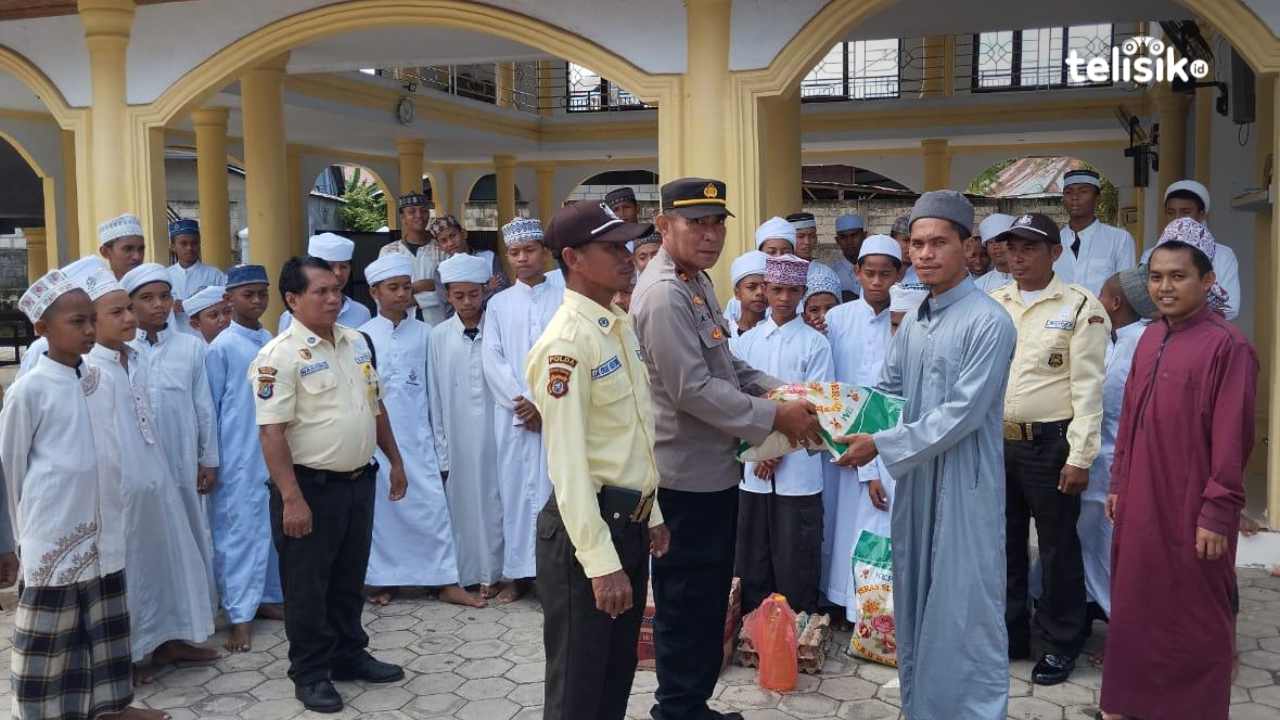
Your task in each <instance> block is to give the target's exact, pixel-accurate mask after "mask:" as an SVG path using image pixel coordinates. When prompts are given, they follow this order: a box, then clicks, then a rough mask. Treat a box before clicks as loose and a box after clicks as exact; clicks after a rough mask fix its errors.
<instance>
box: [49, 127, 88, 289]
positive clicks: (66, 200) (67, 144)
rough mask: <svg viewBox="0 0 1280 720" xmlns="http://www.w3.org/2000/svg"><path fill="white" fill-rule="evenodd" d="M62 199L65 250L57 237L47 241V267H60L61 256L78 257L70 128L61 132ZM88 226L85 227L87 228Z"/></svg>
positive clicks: (77, 201)
mask: <svg viewBox="0 0 1280 720" xmlns="http://www.w3.org/2000/svg"><path fill="white" fill-rule="evenodd" d="M61 135H62V201H63V206H64V207H65V208H66V212H64V213H63V214H62V215H63V225H62V233H61V237H62V238H63V241H62V242H64V243H65V250H63V248H60V247H59V246H60V244H62V243H60V242H59V238H56V237H55V238H53V240H52V241H50V242H49V243H48V252H49V267H61V266H62V265H63V264H64V263H63V262H62V260H61V259H62V256H63V255H64V253H65V255H66V257H67V262H71V261H72V260H75V259H77V258H79V257H80V198H79V197H78V193H77V191H76V134H75V133H74V132H72V131H70V130H63V131H62V133H61ZM87 229H88V228H86V230H87Z"/></svg>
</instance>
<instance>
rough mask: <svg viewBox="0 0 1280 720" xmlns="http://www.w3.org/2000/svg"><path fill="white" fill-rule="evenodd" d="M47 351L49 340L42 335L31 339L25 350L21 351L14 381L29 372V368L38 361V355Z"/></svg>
mask: <svg viewBox="0 0 1280 720" xmlns="http://www.w3.org/2000/svg"><path fill="white" fill-rule="evenodd" d="M47 352H49V341H48V340H45V339H44V338H42V337H38V338H36V339H35V340H32V341H31V344H30V345H28V346H27V349H26V352H24V353H22V359H21V360H20V361H19V362H18V373H17V375H15V376H14V378H13V379H14V380H15V381H16V380H17V379H18V378H20V377H22V376H23V375H26V374H27V373H29V372H31V369H32V368H34V367H35V366H36V363H38V362H40V356H41V355H44V354H45V353H47Z"/></svg>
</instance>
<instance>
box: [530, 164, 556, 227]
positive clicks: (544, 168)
mask: <svg viewBox="0 0 1280 720" xmlns="http://www.w3.org/2000/svg"><path fill="white" fill-rule="evenodd" d="M534 172H535V173H537V176H538V218H539V219H541V220H542V226H543V227H544V228H545V227H546V226H547V223H548V222H551V216H552V215H555V214H556V205H557V204H558V203H557V202H556V201H557V200H558V198H556V197H555V192H556V190H555V179H556V166H555V165H553V164H551V163H542V164H539V165H537V166H536V167H534Z"/></svg>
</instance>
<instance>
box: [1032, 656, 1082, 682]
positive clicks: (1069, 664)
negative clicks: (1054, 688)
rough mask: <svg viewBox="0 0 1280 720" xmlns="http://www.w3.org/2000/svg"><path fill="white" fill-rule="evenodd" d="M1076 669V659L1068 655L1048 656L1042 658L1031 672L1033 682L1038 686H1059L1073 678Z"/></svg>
mask: <svg viewBox="0 0 1280 720" xmlns="http://www.w3.org/2000/svg"><path fill="white" fill-rule="evenodd" d="M1075 669H1076V659H1075V658H1073V657H1067V656H1066V655H1053V654H1048V655H1045V656H1043V657H1041V658H1040V662H1038V663H1036V666H1035V667H1034V668H1032V670H1031V682H1034V683H1035V684H1037V685H1057V684H1058V683H1061V682H1066V681H1067V678H1069V677H1071V671H1072V670H1075Z"/></svg>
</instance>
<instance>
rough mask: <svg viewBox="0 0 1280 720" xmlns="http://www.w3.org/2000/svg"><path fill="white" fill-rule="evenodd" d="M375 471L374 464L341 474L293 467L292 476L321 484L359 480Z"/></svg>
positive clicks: (304, 467)
mask: <svg viewBox="0 0 1280 720" xmlns="http://www.w3.org/2000/svg"><path fill="white" fill-rule="evenodd" d="M376 469H377V465H376V464H375V463H370V464H368V465H364V466H361V467H358V468H356V469H355V470H344V471H342V472H336V471H334V470H317V469H315V468H312V467H307V466H306V465H294V466H293V474H294V475H295V476H297V477H305V478H309V479H315V480H320V481H323V482H328V481H330V480H337V481H351V480H359V479H360V478H361V477H364V474H365V473H366V472H369V471H370V470H376Z"/></svg>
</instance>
